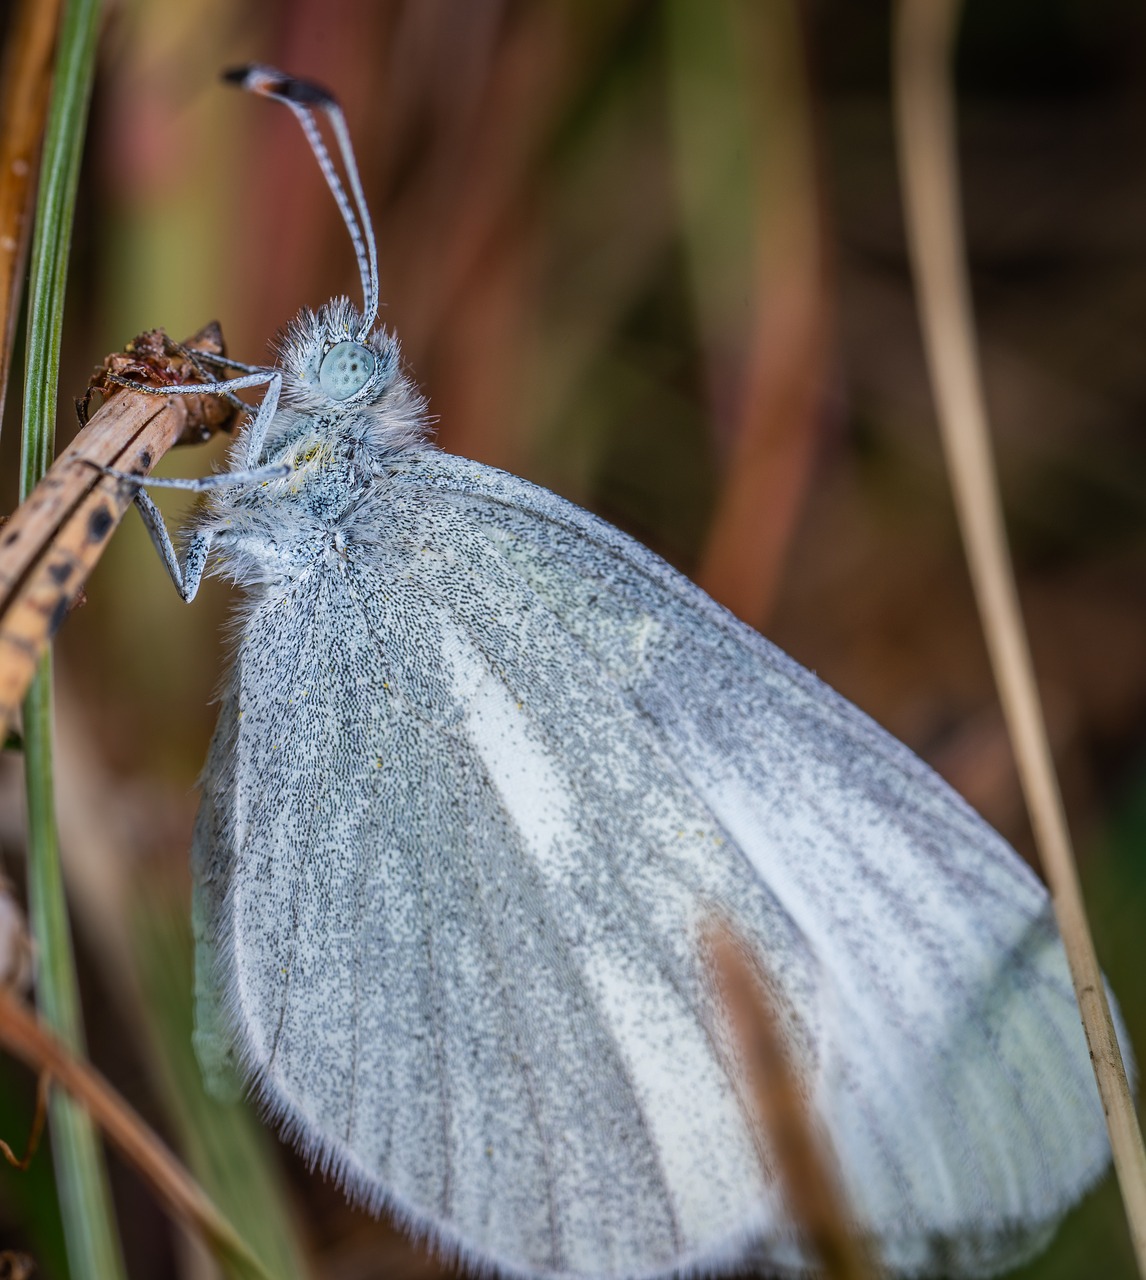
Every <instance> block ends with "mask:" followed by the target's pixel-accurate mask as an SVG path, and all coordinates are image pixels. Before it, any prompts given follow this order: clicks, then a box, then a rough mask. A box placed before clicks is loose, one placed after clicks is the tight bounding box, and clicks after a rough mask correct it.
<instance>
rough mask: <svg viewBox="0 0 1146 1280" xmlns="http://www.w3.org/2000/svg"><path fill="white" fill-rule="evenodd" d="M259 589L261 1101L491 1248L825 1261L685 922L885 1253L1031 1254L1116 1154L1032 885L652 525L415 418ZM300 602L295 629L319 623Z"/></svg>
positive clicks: (234, 999)
mask: <svg viewBox="0 0 1146 1280" xmlns="http://www.w3.org/2000/svg"><path fill="white" fill-rule="evenodd" d="M352 524H353V527H352V528H348V529H347V530H346V537H345V538H344V539H343V541H342V544H340V545H341V549H340V550H338V551H337V552H336V551H334V550H332V551H331V552H330V553H329V554H327V555H326V556H325V557H319V558H318V559H316V560H315V563H314V565H313V567H312V568H311V569H309V570H307V571H306V572H305V573H303V574H302V575H300V576H295V577H294V578H292V579H291V581H290V582H289V583H287V584H285V585H283V586H281V587H278V588H274V589H272V590H268V591H267V592H265V593H264V594H263V595H262V596H261V597H260V599H259V600H258V602H257V603H256V604H255V605H254V606H253V607H252V609H251V611H250V612H249V613H248V615H247V616H246V618H245V621H244V624H243V626H242V628H241V631H240V641H239V646H238V653H237V659H236V665H235V669H234V673H233V676H232V679H231V683H230V685H229V688H228V692H227V694H226V697H225V700H224V705H223V710H222V714H221V716H220V723H219V728H218V730H217V733H216V741H215V744H214V746H213V749H212V755H211V758H210V759H209V762H208V767H207V770H206V772H205V777H204V804H203V809H202V812H201V816H200V822H199V827H198V830H197V835H196V848H195V855H194V857H195V866H196V879H197V885H198V888H197V927H198V930H199V933H200V937H201V941H202V951H203V959H202V961H201V969H202V971H203V974H204V978H203V984H202V999H201V1003H202V1005H203V1008H204V1016H203V1018H202V1020H201V1028H202V1031H201V1040H202V1041H203V1042H204V1043H205V1044H213V1043H217V1040H216V1038H215V1037H213V1036H212V1035H211V1031H210V1028H211V1025H212V1023H211V1021H210V1019H211V1016H212V1008H211V1006H212V1004H213V1002H214V1001H215V1000H216V996H215V994H214V993H216V992H217V993H220V996H219V997H218V998H220V999H222V1000H224V1001H225V1002H226V1005H227V1010H226V1014H225V1021H226V1023H227V1025H229V1027H230V1028H231V1034H232V1035H233V1038H234V1042H235V1044H236V1047H237V1050H238V1053H239V1055H240V1057H241V1059H242V1061H243V1066H244V1069H245V1071H246V1072H247V1073H248V1074H250V1075H252V1076H253V1077H254V1078H255V1079H256V1080H257V1082H258V1089H259V1092H260V1094H261V1096H262V1097H263V1098H264V1099H265V1101H266V1102H267V1104H268V1106H269V1107H270V1108H271V1109H272V1110H273V1111H274V1112H276V1113H277V1114H279V1115H280V1116H281V1117H282V1118H283V1119H284V1120H285V1122H286V1125H287V1127H288V1129H289V1130H291V1131H292V1132H293V1133H294V1135H295V1136H296V1137H297V1138H298V1140H299V1141H300V1143H301V1144H302V1145H303V1146H304V1148H305V1149H307V1150H308V1151H309V1152H310V1153H311V1154H312V1155H313V1156H314V1157H315V1158H316V1159H318V1160H319V1161H320V1162H321V1163H322V1164H323V1165H324V1166H327V1167H331V1168H333V1169H334V1170H335V1171H336V1172H337V1173H338V1174H339V1175H340V1176H341V1177H343V1178H344V1179H345V1180H346V1182H347V1184H348V1186H349V1187H350V1189H351V1190H352V1192H353V1193H354V1194H356V1195H358V1196H359V1197H361V1198H364V1199H366V1200H367V1201H370V1202H372V1203H374V1204H382V1203H384V1204H387V1205H389V1206H390V1207H391V1208H392V1209H394V1210H395V1211H396V1212H397V1213H398V1215H399V1216H401V1217H404V1218H405V1219H406V1220H407V1221H408V1222H409V1223H411V1224H412V1225H413V1226H414V1227H415V1229H417V1230H423V1231H425V1232H427V1233H428V1234H431V1235H432V1236H434V1238H436V1239H437V1240H439V1241H440V1242H442V1243H444V1244H445V1245H446V1246H447V1247H454V1248H456V1249H457V1250H459V1251H460V1252H461V1253H462V1254H463V1255H464V1256H466V1257H468V1258H470V1259H471V1260H475V1261H478V1262H485V1263H494V1264H495V1265H498V1266H500V1267H502V1268H504V1269H507V1270H510V1271H517V1272H523V1273H530V1274H554V1275H557V1274H561V1275H571V1274H576V1275H617V1276H620V1275H626V1276H629V1275H659V1274H665V1273H667V1272H669V1271H671V1270H673V1269H675V1268H678V1267H681V1266H705V1265H720V1264H721V1263H726V1264H731V1263H732V1262H733V1261H734V1260H735V1259H737V1258H739V1257H741V1256H743V1254H744V1252H745V1249H746V1247H748V1246H749V1242H753V1243H752V1244H751V1247H752V1248H753V1249H754V1251H755V1255H756V1256H757V1257H758V1258H759V1259H760V1260H762V1261H763V1262H765V1263H766V1264H768V1265H770V1266H772V1267H773V1268H780V1269H783V1268H789V1269H791V1270H793V1271H795V1270H799V1269H800V1268H802V1267H804V1266H806V1265H807V1263H808V1259H807V1257H806V1256H805V1254H804V1253H803V1252H802V1249H801V1246H800V1244H799V1242H798V1241H797V1240H796V1239H795V1237H794V1234H793V1231H792V1228H791V1226H790V1224H789V1221H788V1218H787V1215H786V1213H785V1211H784V1207H783V1203H782V1195H781V1189H780V1188H779V1187H778V1186H777V1185H776V1182H775V1174H774V1170H773V1168H772V1165H771V1162H770V1160H769V1159H768V1154H767V1151H766V1150H765V1151H763V1152H761V1151H760V1148H759V1144H758V1142H757V1141H756V1140H755V1135H754V1134H753V1132H752V1129H751V1126H750V1122H749V1120H748V1119H746V1116H747V1114H748V1108H747V1107H746V1105H745V1102H744V1099H743V1098H742V1097H741V1091H740V1086H739V1074H738V1072H737V1070H736V1069H735V1064H734V1054H733V1052H732V1050H731V1046H730V1044H729V1043H728V1037H727V1034H726V1030H725V1028H724V1025H723V1019H722V1016H721V1014H720V1010H719V1007H718V1003H717V1001H716V999H715V997H714V994H713V992H712V990H711V986H710V983H709V981H708V980H707V978H706V975H705V972H704V968H703V964H702V961H701V950H702V945H701V938H702V933H703V930H704V928H705V925H706V922H707V921H709V920H711V919H713V918H714V917H717V918H724V919H726V920H728V921H730V922H731V924H732V925H733V927H734V928H735V929H736V931H737V932H738V933H739V934H740V935H741V936H742V937H743V938H744V939H746V940H747V942H748V943H749V945H750V946H751V947H752V949H753V951H754V955H755V959H756V962H757V964H758V965H759V967H760V969H761V970H762V972H763V974H764V975H765V978H766V980H767V982H768V984H769V987H770V990H772V991H773V992H774V993H775V994H776V996H777V1003H778V1007H779V1008H781V1009H782V1010H783V1011H784V1017H785V1019H786V1026H787V1030H788V1032H789V1036H790V1039H791V1041H792V1045H793V1049H794V1053H795V1056H796V1058H797V1060H798V1062H799V1064H800V1069H801V1070H802V1072H803V1073H804V1075H805V1078H806V1082H807V1085H808V1088H809V1091H810V1093H811V1095H812V1098H813V1101H814V1102H815V1105H816V1107H817V1109H818V1112H819V1114H820V1116H821V1117H822V1119H823V1121H824V1123H825V1125H826V1127H827V1129H828V1131H829V1132H830V1133H831V1135H832V1139H833V1142H834V1145H835V1147H836V1150H837V1152H838V1154H839V1157H840V1162H841V1166H842V1171H843V1176H844V1181H845V1185H846V1189H847V1192H848V1195H849V1198H850V1200H851V1203H852V1205H853V1207H854V1210H855V1213H856V1216H857V1219H858V1221H859V1222H860V1224H861V1225H862V1226H863V1228H864V1229H865V1230H866V1231H868V1232H869V1233H870V1234H871V1235H872V1236H873V1237H875V1238H877V1239H878V1241H879V1243H880V1248H881V1252H882V1254H883V1257H884V1259H885V1261H886V1263H887V1265H888V1266H889V1267H892V1268H895V1269H898V1270H903V1271H907V1272H918V1271H924V1270H928V1269H930V1270H936V1269H944V1270H948V1271H952V1272H958V1271H965V1272H966V1273H968V1274H971V1273H978V1272H982V1271H985V1270H989V1269H993V1268H998V1267H1001V1266H1004V1265H1008V1264H1009V1263H1011V1262H1012V1261H1016V1260H1018V1259H1019V1258H1021V1257H1022V1256H1024V1255H1025V1254H1026V1253H1027V1252H1029V1251H1030V1250H1031V1249H1032V1248H1033V1247H1036V1246H1037V1244H1038V1243H1040V1242H1041V1239H1042V1237H1043V1236H1044V1235H1045V1233H1046V1231H1047V1230H1049V1229H1050V1228H1052V1227H1053V1223H1054V1222H1055V1221H1056V1220H1057V1218H1058V1217H1059V1216H1060V1215H1061V1213H1062V1212H1063V1211H1064V1209H1065V1207H1066V1206H1067V1205H1068V1204H1069V1203H1070V1202H1072V1201H1073V1200H1074V1199H1075V1198H1076V1197H1077V1196H1078V1194H1080V1192H1081V1191H1082V1189H1084V1188H1085V1186H1087V1185H1088V1184H1089V1183H1090V1182H1092V1181H1093V1180H1094V1179H1095V1178H1096V1177H1097V1176H1098V1175H1099V1174H1100V1172H1101V1170H1102V1169H1103V1168H1104V1166H1105V1164H1106V1161H1107V1159H1108V1150H1107V1145H1106V1138H1105V1132H1104V1129H1103V1123H1102V1115H1101V1109H1100V1107H1099V1104H1098V1102H1097V1099H1096V1097H1095V1096H1094V1088H1093V1083H1092V1081H1091V1077H1090V1067H1089V1061H1088V1058H1087V1052H1086V1047H1085V1043H1084V1041H1083V1037H1082V1033H1081V1029H1080V1027H1079V1023H1078V1015H1077V1012H1076V1010H1075V1007H1074V1003H1073V998H1072V995H1071V991H1070V984H1069V980H1068V977H1067V974H1066V968H1065V963H1064V960H1063V956H1062V951H1061V947H1060V945H1059V943H1058V941H1057V935H1056V933H1055V930H1054V926H1053V922H1052V918H1051V915H1050V912H1049V907H1048V902H1047V897H1046V894H1045V891H1044V890H1043V889H1042V887H1041V886H1040V885H1039V883H1038V881H1037V880H1036V879H1035V877H1034V876H1033V875H1032V874H1031V872H1030V871H1029V870H1028V869H1027V868H1026V867H1025V865H1024V864H1023V863H1022V862H1021V861H1020V860H1019V859H1018V857H1017V856H1016V855H1015V854H1014V853H1013V852H1012V851H1011V850H1010V849H1009V847H1008V846H1006V844H1005V843H1004V842H1003V841H1002V840H1001V839H1000V837H999V836H998V835H996V834H995V833H994V832H993V831H991V830H990V828H988V827H987V826H986V825H985V824H984V823H983V822H982V821H981V820H980V819H979V818H978V817H977V816H976V815H975V814H974V813H972V812H971V811H970V810H969V809H968V808H967V806H966V805H965V804H963V803H962V802H961V801H960V800H959V799H958V798H957V797H956V796H955V795H954V793H953V792H951V791H950V789H949V788H947V787H946V786H945V785H944V784H943V783H942V782H941V781H940V780H939V779H938V778H937V777H936V776H935V775H934V774H933V773H932V772H931V771H930V770H928V769H927V768H926V767H925V766H924V765H922V764H921V763H920V762H919V761H918V760H917V759H916V758H915V757H914V756H912V755H911V753H910V752H908V751H907V750H906V749H905V748H903V747H902V746H901V745H899V744H898V743H896V742H894V740H892V739H891V738H890V737H889V736H888V735H886V734H885V733H884V732H883V731H882V730H880V729H878V728H877V727H876V726H875V725H874V724H872V722H871V721H869V720H868V719H867V718H866V717H864V716H863V715H862V714H861V713H859V712H858V711H857V710H856V709H855V708H853V707H851V706H850V705H849V704H847V703H846V702H844V701H843V700H842V699H841V698H839V697H838V696H837V695H835V694H833V693H832V692H831V691H830V690H828V689H827V688H826V687H825V686H823V685H822V684H820V683H819V682H818V681H817V680H815V678H814V677H812V676H811V675H810V674H809V673H807V672H806V671H804V670H802V669H801V668H800V667H798V666H797V665H796V664H794V663H793V662H791V660H789V659H787V658H786V657H785V656H784V655H783V654H781V653H780V652H779V651H778V650H776V649H775V648H774V647H773V646H771V645H769V644H768V643H767V642H766V641H764V640H763V639H762V638H761V637H760V636H758V635H757V634H756V633H755V632H752V631H751V630H749V629H748V628H746V627H744V626H743V625H742V624H740V623H739V622H737V621H736V620H735V619H734V618H732V617H731V616H730V615H729V614H727V613H726V612H725V611H723V610H721V609H720V608H719V607H717V606H716V605H714V604H713V603H712V602H711V601H709V600H708V599H707V597H705V596H704V595H703V593H701V592H699V591H698V590H697V589H696V588H695V587H694V586H692V585H691V584H690V583H688V582H687V580H685V579H683V578H682V577H680V576H679V575H677V574H676V573H675V572H674V571H672V570H671V569H669V568H668V567H667V566H665V565H664V564H663V563H662V562H661V561H660V560H658V559H657V558H656V557H655V556H653V555H652V554H651V553H650V552H649V551H647V550H646V549H644V548H643V547H641V546H639V545H638V544H636V543H634V542H632V541H631V540H630V539H628V538H626V537H625V536H624V535H622V534H620V533H619V532H617V531H616V530H615V529H613V528H611V527H610V526H608V525H606V524H604V523H603V522H601V521H599V520H597V519H595V518H594V517H592V516H590V515H588V514H587V513H585V512H583V511H581V510H579V509H578V508H576V507H573V506H571V505H570V504H568V503H565V502H563V501H562V500H560V499H558V498H556V497H555V496H554V495H552V494H550V493H547V492H546V491H544V490H541V489H537V488H536V487H534V486H531V485H529V484H527V483H526V482H524V481H520V480H517V479H515V478H514V477H511V476H507V475H504V474H503V473H500V472H496V471H493V470H491V469H489V468H485V467H481V466H479V465H478V464H474V463H469V462H466V461H464V460H461V459H456V458H451V457H449V456H448V455H442V454H436V453H432V452H428V451H427V452H424V453H422V454H420V455H418V456H417V458H416V460H415V461H413V462H411V463H410V464H409V465H408V466H406V467H404V468H401V469H399V470H398V471H397V473H396V474H395V475H394V476H393V477H392V478H391V480H390V481H389V482H387V483H386V484H384V485H381V486H380V489H379V492H378V493H377V494H376V495H374V497H373V498H372V499H371V500H370V501H368V502H364V503H363V504H361V506H360V507H359V508H358V509H357V510H356V511H355V512H354V513H353V520H352ZM300 634H306V635H308V636H309V637H310V643H309V644H307V645H306V646H303V647H300V646H299V645H298V643H297V637H298V636H299V635H300Z"/></svg>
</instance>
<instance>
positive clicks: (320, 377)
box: [278, 298, 401, 412]
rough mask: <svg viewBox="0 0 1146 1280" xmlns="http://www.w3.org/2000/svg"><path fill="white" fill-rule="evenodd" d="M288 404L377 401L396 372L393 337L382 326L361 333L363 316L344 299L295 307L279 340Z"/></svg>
mask: <svg viewBox="0 0 1146 1280" xmlns="http://www.w3.org/2000/svg"><path fill="white" fill-rule="evenodd" d="M278 354H279V364H280V365H281V367H282V369H283V373H284V375H285V378H284V386H283V391H284V393H285V396H286V399H287V401H288V403H290V402H294V403H296V404H298V403H301V404H303V405H305V406H306V407H307V408H309V409H312V410H325V411H327V412H329V411H331V410H337V409H339V408H345V409H347V410H353V409H355V408H357V407H358V406H363V405H372V404H377V403H378V402H379V401H380V400H382V399H383V398H384V397H385V396H386V393H387V392H388V391H389V390H390V389H391V388H392V387H393V386H394V384H395V382H396V381H397V380H398V378H399V377H400V364H401V352H400V349H399V346H398V340H397V338H395V337H394V336H393V335H392V334H390V333H388V332H387V331H386V330H385V329H377V330H375V331H374V332H373V333H368V334H364V333H363V316H362V313H361V312H360V311H359V310H358V308H357V307H355V306H354V305H353V304H352V303H351V302H350V300H349V299H347V298H334V299H332V300H331V301H330V302H328V303H327V304H326V306H324V307H320V308H319V309H318V311H311V310H309V309H304V310H303V311H300V312H299V314H298V315H297V316H296V317H295V319H294V321H293V322H292V323H291V325H290V327H289V328H288V329H287V331H286V334H285V335H284V336H283V338H282V339H281V340H280V342H279V352H278Z"/></svg>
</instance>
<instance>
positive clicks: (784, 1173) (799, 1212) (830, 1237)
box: [704, 921, 876, 1280]
mask: <svg viewBox="0 0 1146 1280" xmlns="http://www.w3.org/2000/svg"><path fill="white" fill-rule="evenodd" d="M704 952H705V955H706V958H707V960H708V963H709V966H710V969H711V972H712V975H713V978H714V979H715V982H716V987H717V990H718V991H719V992H720V995H721V998H722V1000H723V1002H724V1007H725V1011H726V1012H727V1014H728V1018H729V1023H730V1025H731V1028H732V1032H733V1035H734V1037H735V1039H736V1043H737V1047H738V1048H739V1051H740V1056H741V1060H742V1061H743V1063H744V1066H745V1070H746V1072H747V1076H748V1080H747V1084H748V1088H749V1091H750V1096H751V1103H752V1106H753V1108H754V1116H753V1119H754V1121H755V1122H756V1123H758V1124H759V1125H760V1128H761V1129H762V1131H763V1132H762V1134H761V1138H762V1139H763V1141H762V1142H761V1148H762V1156H763V1158H764V1159H765V1161H766V1162H767V1163H768V1165H770V1166H771V1167H773V1168H774V1169H775V1172H776V1174H777V1175H778V1177H779V1181H780V1185H781V1187H782V1188H783V1192H784V1201H785V1203H786V1204H787V1206H788V1210H789V1212H790V1213H791V1215H792V1218H793V1220H794V1222H795V1224H796V1227H797V1229H798V1230H799V1232H800V1234H801V1235H802V1236H803V1237H804V1238H805V1239H806V1240H807V1241H808V1242H809V1243H810V1244H811V1246H812V1248H813V1249H814V1250H815V1252H816V1254H817V1256H818V1257H819V1260H820V1262H821V1264H822V1267H823V1274H824V1275H826V1276H828V1277H830V1280H871V1278H872V1277H873V1276H874V1275H875V1274H876V1272H875V1270H874V1268H873V1266H872V1263H871V1261H870V1259H868V1258H867V1256H866V1253H865V1250H864V1247H863V1245H862V1243H861V1242H860V1240H859V1239H858V1238H857V1235H856V1231H855V1228H854V1226H853V1217H852V1214H851V1213H850V1211H849V1209H848V1205H847V1200H846V1198H845V1196H844V1192H843V1189H842V1187H841V1186H840V1181H839V1178H838V1176H837V1173H836V1161H835V1156H834V1154H833V1152H832V1151H831V1144H830V1141H829V1140H828V1137H827V1135H826V1134H824V1133H822V1132H821V1131H820V1129H819V1126H818V1125H817V1123H816V1118H815V1115H814V1113H813V1111H812V1110H811V1108H810V1107H809V1105H808V1099H807V1097H806V1094H805V1092H804V1090H803V1088H802V1087H801V1080H800V1076H799V1073H798V1071H797V1070H796V1067H795V1064H794V1063H793V1061H792V1056H791V1054H790V1052H789V1049H788V1044H787V1042H786V1039H785V1036H784V1032H783V1028H782V1026H781V1023H780V1019H779V1017H778V1016H777V1012H776V1010H775V1009H773V1008H772V1006H771V1004H770V1001H769V999H768V994H767V990H766V987H765V984H764V983H763V982H762V980H761V976H760V974H759V972H758V970H757V969H756V967H755V966H754V964H753V963H752V961H751V960H750V959H749V951H748V948H747V946H746V944H745V943H744V942H743V940H742V939H740V938H739V937H738V936H737V934H736V933H735V932H734V931H733V930H732V929H730V928H729V926H728V925H727V924H726V923H724V922H723V921H714V922H712V923H711V924H710V926H709V928H708V930H707V932H706V935H705V939H704Z"/></svg>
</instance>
